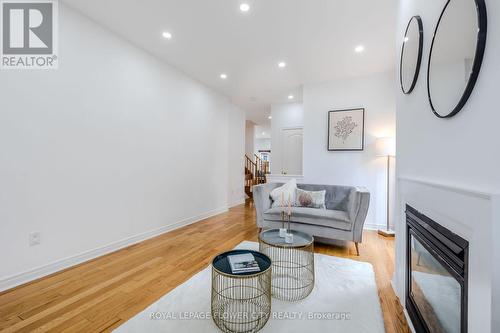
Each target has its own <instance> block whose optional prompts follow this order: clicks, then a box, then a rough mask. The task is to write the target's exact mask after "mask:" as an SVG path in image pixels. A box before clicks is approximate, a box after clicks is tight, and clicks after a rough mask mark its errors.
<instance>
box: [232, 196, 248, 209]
mask: <svg viewBox="0 0 500 333" xmlns="http://www.w3.org/2000/svg"><path fill="white" fill-rule="evenodd" d="M244 203H245V198H244V197H242V198H240V199H239V200H236V201H234V202H232V203H229V206H228V208H233V207H236V206H239V205H242V204H244Z"/></svg>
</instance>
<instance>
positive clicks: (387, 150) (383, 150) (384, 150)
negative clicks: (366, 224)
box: [375, 138, 396, 237]
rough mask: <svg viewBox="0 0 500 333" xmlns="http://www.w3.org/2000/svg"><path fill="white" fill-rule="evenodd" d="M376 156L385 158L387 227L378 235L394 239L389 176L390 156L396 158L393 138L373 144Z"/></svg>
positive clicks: (383, 139)
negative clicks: (390, 212) (391, 222)
mask: <svg viewBox="0 0 500 333" xmlns="http://www.w3.org/2000/svg"><path fill="white" fill-rule="evenodd" d="M375 147H376V150H377V156H380V157H386V158H387V188H386V194H387V227H386V229H385V230H383V229H379V231H378V233H379V234H380V235H382V236H385V237H394V231H393V230H391V224H390V214H389V210H390V175H391V172H390V171H391V156H396V141H395V139H394V138H378V139H377V140H376V142H375Z"/></svg>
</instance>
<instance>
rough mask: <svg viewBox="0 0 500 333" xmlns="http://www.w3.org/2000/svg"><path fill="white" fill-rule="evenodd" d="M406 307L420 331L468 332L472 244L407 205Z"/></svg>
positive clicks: (435, 332)
mask: <svg viewBox="0 0 500 333" xmlns="http://www.w3.org/2000/svg"><path fill="white" fill-rule="evenodd" d="M406 231H407V234H406V235H407V244H406V245H407V247H406V249H407V250H406V255H407V257H406V259H407V260H406V266H407V267H406V268H407V272H406V273H407V274H406V293H405V294H406V309H407V311H408V315H409V316H410V319H411V321H412V323H413V326H414V328H415V330H416V331H417V333H421V332H422V333H441V332H443V333H459V332H460V333H466V332H467V279H468V256H469V254H468V253H469V243H468V242H467V241H466V240H465V239H463V238H461V237H460V236H458V235H456V234H454V233H452V232H451V231H450V230H448V229H446V228H444V227H443V226H441V225H440V224H438V223H436V222H435V221H433V220H431V219H430V218H428V217H427V216H425V215H423V214H421V213H419V212H418V211H417V210H416V209H414V208H413V207H411V206H409V205H406Z"/></svg>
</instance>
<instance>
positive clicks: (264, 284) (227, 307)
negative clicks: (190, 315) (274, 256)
mask: <svg viewBox="0 0 500 333" xmlns="http://www.w3.org/2000/svg"><path fill="white" fill-rule="evenodd" d="M246 253H251V254H252V255H253V256H254V258H255V260H256V261H257V263H258V265H259V268H260V271H259V272H250V273H239V274H233V273H232V271H231V266H230V265H229V260H228V256H230V255H237V254H246ZM211 311H212V319H213V321H214V322H215V324H216V325H217V327H219V328H220V329H221V330H222V331H223V332H227V333H232V332H237V333H247V332H257V331H259V330H260V329H262V327H264V325H265V324H266V323H267V321H268V320H269V316H270V314H271V259H270V258H269V257H268V256H266V255H264V254H262V253H260V252H257V251H251V250H233V251H229V252H224V253H221V254H219V255H218V256H216V257H215V258H214V259H213V261H212V298H211Z"/></svg>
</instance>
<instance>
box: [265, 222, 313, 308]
mask: <svg viewBox="0 0 500 333" xmlns="http://www.w3.org/2000/svg"><path fill="white" fill-rule="evenodd" d="M291 233H292V234H293V242H292V243H290V244H289V243H286V242H285V238H281V237H280V235H279V229H271V230H266V231H262V232H261V233H260V234H259V250H260V252H262V253H264V254H266V255H267V256H269V258H271V260H272V263H273V264H272V265H273V269H272V279H271V291H272V296H273V297H275V298H277V299H280V300H283V301H290V302H294V301H299V300H301V299H304V298H306V297H307V296H308V295H309V294H310V293H311V291H312V290H313V288H314V238H313V236H311V235H308V234H306V233H305V232H301V231H296V230H292V231H291Z"/></svg>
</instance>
